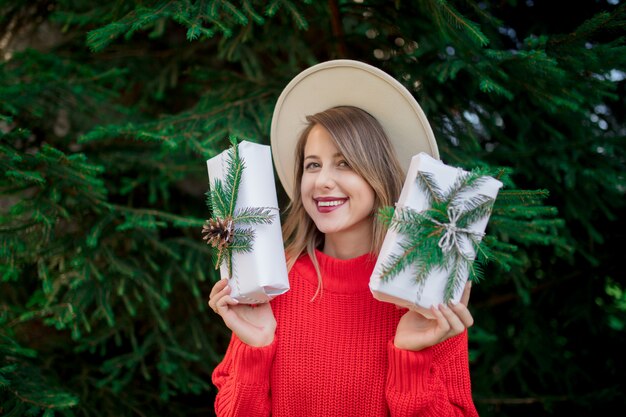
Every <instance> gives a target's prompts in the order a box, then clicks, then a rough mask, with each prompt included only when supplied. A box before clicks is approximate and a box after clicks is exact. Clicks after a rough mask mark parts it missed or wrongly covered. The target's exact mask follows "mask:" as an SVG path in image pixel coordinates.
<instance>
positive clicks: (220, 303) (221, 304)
mask: <svg viewBox="0 0 626 417" xmlns="http://www.w3.org/2000/svg"><path fill="white" fill-rule="evenodd" d="M237 304H239V301H237V300H235V299H234V298H233V297H231V296H230V295H225V296H223V297H221V298H220V299H219V300H217V303H216V304H215V308H216V310H217V314H220V315H221V314H222V313H223V312H225V311H226V310H228V306H236V305H237Z"/></svg>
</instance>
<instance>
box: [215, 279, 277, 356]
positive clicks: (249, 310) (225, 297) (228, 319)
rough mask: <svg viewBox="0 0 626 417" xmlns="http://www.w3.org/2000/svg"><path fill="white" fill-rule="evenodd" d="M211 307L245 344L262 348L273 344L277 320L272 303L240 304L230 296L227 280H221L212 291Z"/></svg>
mask: <svg viewBox="0 0 626 417" xmlns="http://www.w3.org/2000/svg"><path fill="white" fill-rule="evenodd" d="M209 307H211V308H212V309H213V311H215V312H216V313H217V314H219V315H220V316H222V319H224V323H225V324H226V326H227V327H228V328H229V329H230V330H232V331H233V332H234V333H235V334H236V335H237V337H238V338H239V340H241V341H242V342H243V343H245V344H247V345H250V346H256V347H262V346H268V345H270V344H272V342H273V341H274V333H275V331H276V319H275V318H274V313H273V312H272V307H271V306H270V303H265V304H257V305H255V306H252V305H250V304H239V302H238V301H237V300H235V299H234V298H232V297H231V296H230V286H229V285H228V280H227V279H221V280H219V281H218V282H217V283H216V284H215V285H214V286H213V289H212V290H211V295H210V296H209Z"/></svg>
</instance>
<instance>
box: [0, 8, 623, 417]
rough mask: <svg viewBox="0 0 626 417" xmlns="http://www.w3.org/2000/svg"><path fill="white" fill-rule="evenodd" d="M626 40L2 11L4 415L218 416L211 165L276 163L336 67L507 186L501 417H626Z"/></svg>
mask: <svg viewBox="0 0 626 417" xmlns="http://www.w3.org/2000/svg"><path fill="white" fill-rule="evenodd" d="M625 24H626V6H625V5H624V4H623V2H621V1H620V0H612V1H603V0H587V1H585V2H575V3H574V2H567V1H562V0H558V1H548V0H527V1H517V0H503V1H491V2H490V1H484V2H477V1H470V0H468V1H460V0H449V1H446V0H413V1H404V0H396V1H393V2H392V1H386V0H359V1H347V0H328V1H311V0H310V1H303V2H297V1H289V0H271V1H261V0H238V1H234V0H232V1H227V0H197V1H192V0H183V1H164V0H163V1H142V2H131V1H125V0H117V1H113V2H105V1H101V2H92V1H81V0H73V1H68V0H58V1H47V0H35V1H24V0H14V1H7V0H0V195H1V199H0V415H2V416H40V415H41V416H46V417H50V416H53V415H59V416H113V415H115V416H157V415H166V416H194V415H204V416H206V415H212V414H213V397H214V395H215V389H214V387H213V386H212V385H211V382H210V375H211V371H212V369H213V367H214V366H215V364H216V363H217V362H218V361H219V360H220V358H221V355H222V354H223V353H224V350H225V347H226V343H227V340H228V337H229V335H228V332H227V331H226V329H225V328H224V326H223V324H221V320H219V318H217V317H216V316H214V315H213V313H212V312H211V311H210V310H209V309H208V308H207V306H206V301H207V299H208V294H209V291H210V288H211V286H212V283H213V282H214V280H215V279H217V275H216V273H215V271H214V270H213V268H212V266H211V252H210V248H209V247H208V246H207V245H206V244H205V243H204V242H203V241H202V239H201V236H200V231H201V227H202V223H203V221H204V219H206V218H208V217H209V213H208V212H207V207H206V205H205V197H206V196H205V193H206V191H207V186H208V179H207V174H206V166H205V160H206V159H208V158H210V157H211V156H214V155H215V154H216V153H218V152H220V151H222V150H224V149H226V147H227V146H228V145H229V142H228V136H229V135H236V136H238V137H240V138H244V139H247V140H251V141H257V142H260V143H269V125H270V122H271V116H272V111H273V106H274V103H275V101H276V99H277V97H278V95H279V94H280V91H281V89H282V88H283V87H284V86H285V85H286V84H287V83H288V81H289V80H290V79H291V78H292V77H293V76H294V75H295V74H297V73H298V72H300V71H301V70H302V69H304V68H306V67H308V66H310V65H312V64H315V63H317V62H320V61H323V60H327V59H332V58H352V59H359V60H362V61H366V62H369V63H371V64H373V65H376V66H378V67H380V68H382V69H384V70H385V71H387V72H389V73H391V74H393V75H395V76H396V78H398V79H399V80H400V81H401V82H403V83H404V84H405V85H406V86H407V87H408V88H409V89H410V90H411V91H412V92H413V93H414V94H415V97H416V98H417V99H418V101H419V102H420V104H421V106H422V108H423V109H424V111H425V113H426V114H427V116H428V118H429V120H430V122H431V125H432V127H433V130H434V131H435V136H436V137H437V140H438V144H439V148H440V151H441V154H442V159H443V160H444V162H446V163H448V164H452V165H457V166H462V167H466V168H473V167H476V166H482V167H487V168H490V169H499V170H501V172H503V173H505V174H504V176H503V178H504V180H505V183H506V185H505V187H506V189H507V190H508V191H509V198H508V199H505V201H503V202H501V206H500V211H498V210H497V208H498V207H496V210H495V211H494V214H493V216H492V220H491V221H490V226H489V228H488V233H489V234H490V235H491V236H493V237H494V238H496V237H497V239H498V241H499V242H500V246H499V248H500V250H501V255H502V258H501V261H500V262H497V263H492V264H489V266H488V268H487V270H485V271H484V275H485V278H484V280H483V281H481V283H480V284H479V285H477V286H475V287H474V290H473V292H472V300H471V303H470V304H471V309H472V312H473V314H474V316H475V319H476V325H475V326H474V327H473V328H472V329H471V330H470V348H471V372H472V383H473V392H474V398H475V402H476V405H477V407H478V409H479V412H480V414H481V415H482V416H491V415H498V416H526V415H538V416H540V415H546V416H547V415H554V416H559V415H568V416H569V415H591V414H592V413H594V414H595V415H600V414H603V413H607V412H608V410H609V409H615V408H616V409H622V407H623V406H624V405H626V401H625V400H624V396H623V393H624V389H625V384H624V382H623V372H624V370H625V368H624V359H623V355H624V347H626V343H625V339H626V335H625V326H626V314H625V313H626V281H625V276H626V274H624V272H623V271H624V269H623V265H622V264H621V263H620V260H621V259H620V256H621V252H622V249H621V246H622V244H623V241H624V238H625V235H624V232H623V226H622V225H623V222H622V220H621V218H620V217H621V216H622V215H623V213H624V206H625V199H624V192H625V190H626V184H625V180H624V172H625V169H624V168H625V159H624V158H625V153H624V151H625V142H624V136H625V130H626V128H625V125H624V118H625V108H624V86H625V83H624V79H625V77H626V74H625V72H624V71H625V70H626V66H625V65H624V64H625V61H626V48H625V44H624V35H625V34H626V32H625V31H624V27H625ZM544 190H545V191H544ZM279 197H280V199H281V201H282V202H283V203H284V202H285V200H286V197H285V195H283V194H281V195H280V196H279ZM283 207H284V205H283ZM505 255H506V256H505ZM620 271H621V272H620Z"/></svg>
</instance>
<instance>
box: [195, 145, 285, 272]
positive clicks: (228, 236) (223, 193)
mask: <svg viewBox="0 0 626 417" xmlns="http://www.w3.org/2000/svg"><path fill="white" fill-rule="evenodd" d="M230 143H231V145H232V146H231V148H230V149H229V150H228V153H227V155H226V158H225V164H226V174H225V176H224V180H221V179H215V180H213V184H212V185H211V189H210V190H209V192H208V193H207V196H208V197H207V205H208V207H209V210H210V211H211V213H212V214H213V217H211V219H209V220H207V221H206V222H205V224H204V226H203V229H202V232H203V234H204V237H203V239H204V240H206V241H207V244H209V245H211V246H212V247H213V248H215V249H216V250H215V251H214V252H213V263H214V265H215V269H218V268H219V267H220V265H222V264H223V263H225V264H226V267H227V269H228V276H229V277H231V276H232V270H233V268H232V254H233V252H250V251H251V250H252V244H253V243H254V230H253V229H250V228H241V227H238V225H249V226H252V225H258V224H270V223H271V222H272V221H273V220H274V213H272V209H271V208H269V207H243V208H240V209H238V210H237V211H235V207H236V205H237V196H238V194H239V186H240V184H241V178H242V175H243V170H244V169H245V164H244V161H243V159H242V158H241V157H240V156H239V147H238V145H237V138H235V137H234V136H231V137H230Z"/></svg>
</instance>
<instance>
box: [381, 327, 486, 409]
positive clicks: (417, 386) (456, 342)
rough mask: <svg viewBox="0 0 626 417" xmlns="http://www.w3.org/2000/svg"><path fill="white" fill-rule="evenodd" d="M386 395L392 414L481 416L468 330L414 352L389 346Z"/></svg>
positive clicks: (391, 344)
mask: <svg viewBox="0 0 626 417" xmlns="http://www.w3.org/2000/svg"><path fill="white" fill-rule="evenodd" d="M388 352H389V370H388V374H387V387H386V393H385V394H386V397H387V405H388V407H389V411H390V414H391V416H392V417H409V416H410V417H416V416H420V417H422V416H424V417H427V416H428V417H430V416H432V417H435V416H457V417H461V416H462V417H477V416H478V413H477V411H476V408H475V406H474V402H473V400H472V393H471V384H470V373H469V358H468V349H467V331H465V332H463V333H462V334H460V335H458V336H455V337H452V338H450V339H448V340H446V341H444V342H441V343H439V344H438V345H436V346H433V347H430V348H426V349H424V350H421V351H418V352H413V351H408V350H402V349H398V348H396V347H395V345H394V344H393V340H392V341H390V342H389V345H388Z"/></svg>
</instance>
